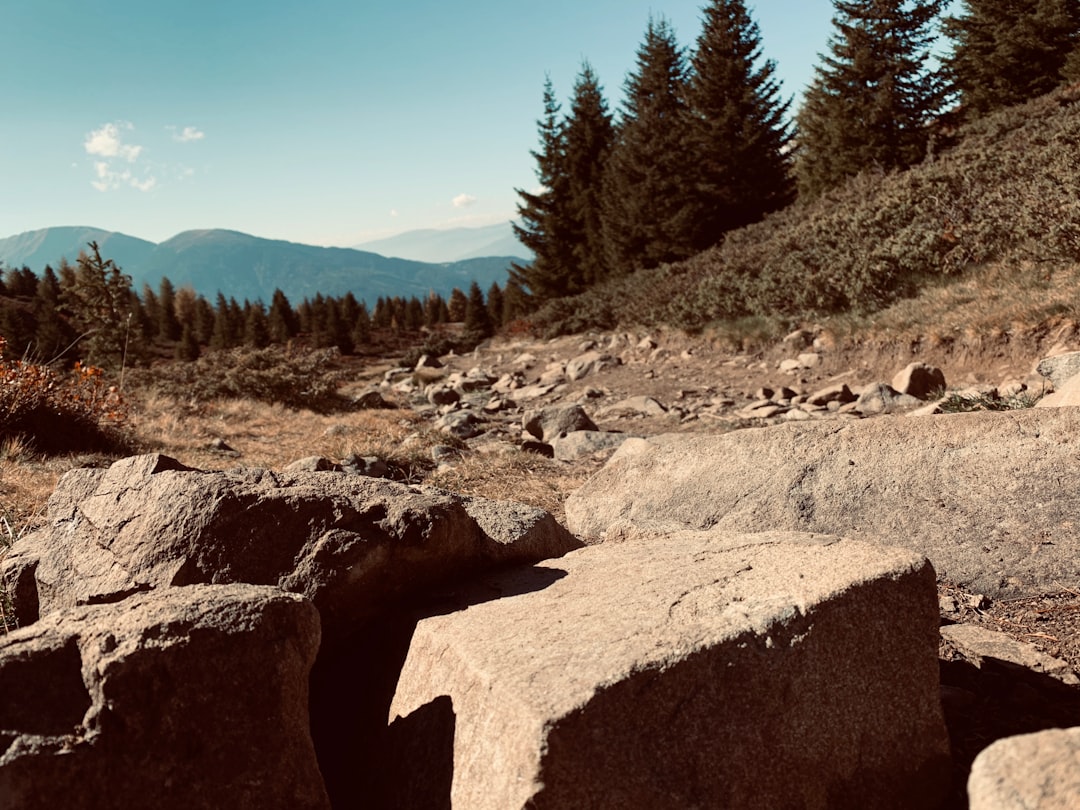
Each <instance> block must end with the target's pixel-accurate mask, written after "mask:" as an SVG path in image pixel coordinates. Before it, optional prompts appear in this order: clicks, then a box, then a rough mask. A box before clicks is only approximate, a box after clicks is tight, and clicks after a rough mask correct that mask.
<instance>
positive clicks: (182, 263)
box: [0, 228, 513, 305]
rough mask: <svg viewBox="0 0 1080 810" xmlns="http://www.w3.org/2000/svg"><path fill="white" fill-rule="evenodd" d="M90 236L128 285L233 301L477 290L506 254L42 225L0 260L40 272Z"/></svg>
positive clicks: (7, 242)
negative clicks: (414, 256)
mask: <svg viewBox="0 0 1080 810" xmlns="http://www.w3.org/2000/svg"><path fill="white" fill-rule="evenodd" d="M90 240H96V241H97V242H98V246H99V248H100V250H101V254H102V256H103V257H105V258H111V259H113V260H114V261H116V263H117V264H118V265H119V266H120V267H121V269H122V270H123V271H124V272H125V273H127V274H128V275H130V276H131V277H132V282H133V286H134V287H135V289H136V290H140V289H141V288H142V286H143V284H149V285H151V286H152V287H154V288H156V287H157V285H158V283H159V282H160V281H161V279H162V277H168V278H169V280H170V281H171V282H172V283H173V284H174V285H175V286H177V287H180V286H183V285H186V284H190V285H191V286H192V287H193V288H194V289H195V290H196V291H197V292H200V293H202V294H203V295H205V296H206V297H207V298H209V299H211V300H213V298H214V297H215V296H216V295H217V293H218V292H221V293H222V294H224V295H225V296H226V297H234V298H236V299H237V300H243V299H245V298H246V299H249V300H255V299H262V300H263V301H264V302H268V301H269V300H270V299H271V297H272V296H273V293H274V290H275V289H280V290H282V292H284V293H285V294H286V295H287V296H288V297H289V299H290V300H292V301H299V300H301V299H303V298H305V297H307V298H310V297H313V296H314V295H315V294H316V293H322V294H323V295H332V296H339V295H343V294H345V293H346V292H352V293H353V294H354V295H355V296H356V297H357V298H359V299H360V300H364V301H367V302H368V304H369V305H374V303H375V301H376V300H377V299H378V298H379V297H394V296H401V297H404V298H408V297H410V296H413V295H415V296H417V297H418V298H423V297H424V296H426V295H427V294H428V293H429V292H431V291H435V292H437V293H439V294H441V295H443V296H448V295H449V294H450V291H451V290H452V289H453V288H454V287H457V288H459V289H461V290H466V289H468V286H469V284H470V283H471V282H472V281H473V280H474V279H475V280H476V281H477V283H478V284H480V285H481V287H482V288H484V289H487V287H489V286H491V283H492V282H496V281H497V282H498V283H499V284H500V285H501V284H505V283H506V278H507V275H506V270H507V268H508V267H509V266H510V263H511V261H513V259H512V258H509V257H490V256H489V257H484V258H481V259H470V260H466V261H461V262H448V263H445V264H431V263H428V262H418V261H409V260H406V259H392V258H386V257H385V256H380V255H378V254H376V253H371V252H367V251H359V250H352V249H350V248H324V247H316V246H313V245H303V244H299V243H295V242H285V241H281V240H272V239H262V238H259V237H255V236H251V235H249V234H244V233H239V232H237V231H226V230H202V231H186V232H184V233H180V234H177V235H176V236H174V237H172V238H171V239H168V240H166V241H165V242H162V243H161V244H159V245H155V244H153V243H152V242H145V241H143V240H139V239H133V238H132V237H128V236H124V235H123V234H114V233H110V232H108V231H102V230H99V229H93V228H50V229H47V230H43V231H31V232H28V233H25V234H19V235H17V236H14V237H10V238H8V239H3V240H0V261H2V262H4V263H5V264H6V265H8V266H13V267H19V266H22V265H23V264H25V265H27V266H28V267H30V269H32V270H34V271H35V272H39V273H40V272H41V270H42V269H43V268H44V266H45V265H46V264H52V265H53V266H54V267H55V266H56V265H57V264H58V263H59V260H60V258H61V257H67V258H68V260H69V261H72V262H73V261H74V260H75V257H76V256H77V255H78V253H79V251H80V250H82V249H85V247H86V243H87V242H88V241H90Z"/></svg>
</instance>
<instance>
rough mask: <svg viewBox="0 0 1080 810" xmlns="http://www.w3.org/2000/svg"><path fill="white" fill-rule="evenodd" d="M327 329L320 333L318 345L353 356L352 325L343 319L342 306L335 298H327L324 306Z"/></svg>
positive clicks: (317, 340)
mask: <svg viewBox="0 0 1080 810" xmlns="http://www.w3.org/2000/svg"><path fill="white" fill-rule="evenodd" d="M323 308H324V311H325V312H326V316H325V320H324V323H325V327H324V329H323V330H322V331H321V332H319V333H318V336H317V339H316V345H318V346H323V347H329V346H334V347H336V348H337V350H338V351H339V352H341V353H342V354H352V351H353V341H352V325H351V324H349V323H347V322H346V319H345V318H343V317H342V312H341V304H340V302H339V301H338V300H337V299H335V298H327V299H326V301H325V303H324V304H323Z"/></svg>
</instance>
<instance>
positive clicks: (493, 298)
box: [486, 281, 503, 331]
mask: <svg viewBox="0 0 1080 810" xmlns="http://www.w3.org/2000/svg"><path fill="white" fill-rule="evenodd" d="M486 298H487V311H488V317H489V318H490V319H491V326H492V329H493V330H494V331H498V329H499V327H500V326H502V322H503V319H502V318H503V291H502V289H501V288H500V287H499V282H497V281H493V282H491V286H490V287H488V291H487V296H486Z"/></svg>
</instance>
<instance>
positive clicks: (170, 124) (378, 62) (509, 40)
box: [0, 0, 833, 246]
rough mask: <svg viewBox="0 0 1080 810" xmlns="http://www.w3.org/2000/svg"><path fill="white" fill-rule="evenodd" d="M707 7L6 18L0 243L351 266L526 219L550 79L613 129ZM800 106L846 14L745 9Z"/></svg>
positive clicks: (57, 9) (5, 8)
mask: <svg viewBox="0 0 1080 810" xmlns="http://www.w3.org/2000/svg"><path fill="white" fill-rule="evenodd" d="M703 2H704V0H668V1H665V0H652V2H639V0H544V2H537V1H536V0H531V1H530V2H521V1H520V0H461V1H460V2H457V3H447V2H445V0H304V1H303V2H298V1H293V2H285V1H284V0H258V2H250V1H249V0H186V2H175V1H167V0H160V1H159V0H151V2H147V0H2V2H0V32H3V34H4V35H5V36H4V41H5V47H4V55H3V58H2V60H0V105H2V106H0V110H2V111H3V116H2V117H3V123H2V124H0V238H3V237H6V236H11V235H14V234H17V233H21V232H23V231H28V230H35V229H38V228H47V227H53V226H60V225H80V226H92V227H99V228H104V229H106V230H113V231H120V232H122V233H126V234H128V235H130V236H136V237H140V238H143V239H149V240H151V241H154V242H160V241H163V240H165V239H168V238H169V237H171V236H174V235H175V234H177V233H179V232H181V231H185V230H192V229H202V228H227V229H231V230H238V231H243V232H245V233H250V234H254V235H256V236H261V237H265V238H271V239H285V240H289V241H294V242H304V243H308V244H315V245H336V246H350V245H354V244H357V243H360V242H363V241H367V240H370V239H377V238H381V237H385V236H390V235H393V234H396V233H400V232H403V231H408V230H413V229H419V228H451V227H462V226H464V227H479V226H483V225H490V224H494V223H497V222H504V221H506V220H508V219H511V218H513V217H514V216H515V214H516V206H517V202H518V199H519V198H518V196H517V194H516V193H515V189H516V188H522V189H526V190H533V189H535V188H536V185H537V181H536V175H535V165H536V164H535V160H534V159H533V158H532V157H531V156H530V154H529V152H530V150H532V149H534V148H536V146H537V132H536V121H537V119H538V118H539V117H540V115H541V112H542V93H543V84H544V80H545V76H547V75H550V77H551V79H552V81H553V83H554V85H555V90H556V93H557V94H558V96H559V98H560V99H561V100H562V101H563V102H564V107H565V108H568V106H569V105H568V103H567V102H568V100H569V96H570V93H571V91H572V87H573V83H574V79H575V77H576V76H577V74H578V73H579V71H580V69H581V65H582V61H583V60H588V61H589V62H590V64H592V66H593V68H594V70H595V71H596V73H597V74H598V76H599V78H600V81H601V83H602V84H603V86H604V90H605V95H606V98H607V100H608V102H609V104H610V105H611V107H612V108H613V109H617V108H618V105H619V103H620V101H621V99H622V87H623V83H624V81H625V79H626V76H627V74H628V73H629V72H630V70H631V69H632V68H633V65H634V59H635V55H636V51H637V49H638V47H639V45H640V44H641V41H642V39H643V38H644V33H645V29H646V26H647V24H648V20H649V17H650V15H652V16H654V17H664V18H666V19H667V20H668V21H669V22H670V23H671V24H672V26H673V28H674V30H675V33H676V36H677V37H678V40H679V42H680V43H681V44H682V45H684V46H687V47H692V46H693V43H694V41H695V40H696V39H697V37H698V35H699V33H700V29H701V25H700V17H701V15H700V9H701V7H702V5H703ZM747 5H748V8H750V10H751V15H752V16H753V17H754V19H755V20H756V21H757V22H758V24H759V26H760V30H761V36H762V49H763V52H764V55H765V57H766V58H768V59H772V60H774V61H775V62H776V65H777V76H778V78H779V79H780V80H781V81H782V93H783V95H784V97H788V96H794V97H795V105H796V106H797V104H798V96H799V95H801V93H802V91H803V89H804V87H805V86H806V84H807V83H808V82H809V81H810V79H811V77H812V73H813V68H814V66H815V65H816V64H817V63H818V61H819V60H818V55H819V54H820V53H822V52H824V51H826V50H827V43H828V39H829V37H830V35H831V33H832V25H831V22H830V20H831V16H832V11H833V7H832V3H831V2H830V0H758V2H756V3H755V2H749V3H748V4H747Z"/></svg>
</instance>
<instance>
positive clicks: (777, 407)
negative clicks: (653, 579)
mask: <svg viewBox="0 0 1080 810" xmlns="http://www.w3.org/2000/svg"><path fill="white" fill-rule="evenodd" d="M1057 348H1058V350H1060V348H1061V347H1057ZM1039 352H1046V353H1050V352H1049V347H1047V346H1045V345H1042V346H1038V347H1034V348H1033V347H1026V348H1025V347H1021V346H1015V345H1014V346H1011V347H1010V346H1008V345H1006V344H1005V343H1001V344H1000V345H998V346H996V347H989V349H987V348H986V347H983V348H982V350H978V351H956V350H955V349H954V348H951V347H948V346H943V347H940V349H939V350H938V351H934V350H933V349H930V348H928V347H918V346H916V347H911V346H893V347H886V348H881V347H876V348H869V347H858V346H855V347H851V346H849V347H847V348H846V349H843V350H841V349H839V348H837V346H836V345H835V343H834V342H833V341H831V340H830V339H829V337H828V335H822V334H815V333H814V332H812V331H799V332H796V333H793V334H792V335H790V336H789V337H788V339H786V340H785V341H783V342H782V343H779V344H777V345H775V346H773V347H772V348H770V349H768V350H766V351H757V352H746V353H733V352H731V351H730V350H725V349H722V348H717V347H715V346H713V345H712V344H710V342H709V341H707V340H705V339H694V338H690V337H686V336H684V335H666V334H630V333H625V334H607V335H595V336H574V337H567V338H560V339H556V340H552V341H529V340H518V341H510V340H498V341H496V342H494V343H492V344H490V345H488V346H485V347H482V348H481V349H478V350H477V351H476V352H473V353H470V354H468V355H464V356H453V355H451V356H448V357H442V358H439V359H438V360H437V361H435V362H433V363H432V366H437V367H425V368H419V369H401V368H399V369H396V370H395V369H379V371H380V374H381V378H374V379H373V380H372V381H377V382H378V383H379V385H380V388H379V390H380V391H381V392H382V393H383V394H384V395H385V397H386V398H387V399H388V400H392V401H394V402H397V403H399V404H400V405H402V406H404V407H408V408H411V409H413V410H415V411H416V412H418V413H419V414H421V415H422V416H423V417H424V418H425V419H427V420H430V421H431V422H432V423H433V424H434V425H437V426H439V428H440V430H442V431H443V432H445V433H447V434H453V435H456V437H457V442H458V446H459V447H468V448H469V449H470V450H472V451H476V452H491V451H493V450H495V449H496V448H499V447H506V446H507V445H510V444H513V445H516V446H519V447H526V448H530V449H531V450H532V451H533V452H542V453H545V454H552V453H553V454H554V456H555V458H556V460H557V461H558V463H559V464H560V465H562V466H564V467H566V468H569V469H572V470H574V471H575V472H576V474H575V475H572V476H570V477H569V480H580V479H581V478H583V477H585V476H587V475H588V474H589V473H590V472H592V471H595V470H596V469H598V468H599V467H600V466H602V464H603V463H604V462H605V460H606V459H607V458H609V457H610V455H611V454H612V453H613V452H614V449H615V446H617V439H616V440H615V441H613V442H612V443H611V444H610V445H608V444H605V443H594V444H588V445H577V444H575V445H573V446H567V445H566V441H565V439H552V437H551V436H550V435H544V430H545V428H544V425H543V424H542V422H538V421H537V418H536V415H537V414H538V413H543V412H544V411H545V409H547V410H549V411H550V410H560V409H562V410H565V409H566V408H567V407H568V406H571V405H580V406H581V408H582V410H583V411H584V412H585V415H586V416H588V417H589V418H590V419H591V421H592V423H593V424H592V425H587V424H586V425H572V426H569V429H571V430H573V429H580V428H585V429H587V430H590V431H597V432H599V433H601V434H615V436H616V437H617V436H626V435H631V436H653V435H657V434H663V433H693V432H706V433H716V432H727V431H731V430H736V429H744V428H758V427H767V426H769V425H773V424H779V423H781V422H785V421H811V420H823V419H833V420H858V419H866V418H875V419H904V418H912V415H913V414H927V413H933V412H934V411H935V410H940V409H942V408H945V409H947V410H955V409H962V410H971V409H980V408H993V409H999V408H1000V409H1005V408H1014V407H1025V406H1030V405H1031V404H1032V403H1033V402H1034V401H1036V400H1037V399H1039V398H1040V397H1042V396H1043V395H1044V394H1046V393H1048V392H1050V391H1052V390H1053V386H1052V383H1050V382H1049V381H1048V380H1046V379H1044V378H1043V377H1041V376H1040V375H1039V374H1037V373H1036V372H1035V366H1036V365H1037V362H1038V360H1039V357H1040V356H1041V355H1040V353H1039ZM914 361H928V362H929V363H931V364H932V365H933V366H934V367H936V368H938V369H940V371H941V372H942V374H943V377H944V379H943V381H941V383H942V384H941V385H937V384H932V385H931V387H932V388H937V389H945V391H944V393H945V394H946V398H945V400H944V402H941V403H940V404H939V405H938V406H937V407H935V406H934V404H933V403H934V402H935V401H938V402H940V400H938V399H937V397H938V396H939V395H940V394H941V393H943V392H942V391H941V390H935V391H933V392H932V393H931V392H928V391H925V390H924V391H916V392H915V393H917V394H919V397H920V399H919V400H918V401H916V400H912V399H911V398H910V397H905V396H903V395H902V394H901V392H899V391H897V390H896V388H898V387H900V385H901V383H902V382H903V381H901V380H899V379H894V378H896V376H897V375H898V373H899V372H901V371H902V370H903V369H904V368H905V367H906V366H907V365H908V364H909V363H911V362H914ZM823 392H825V393H824V395H823ZM530 419H532V421H533V430H532V431H531V433H530V431H529V430H526V429H525V425H527V424H529V421H530ZM555 424H556V427H554V428H551V430H556V431H557V430H560V426H559V424H558V420H556V422H555ZM567 428H568V424H562V425H561V429H563V430H565V429H567ZM462 443H463V444H462ZM434 452H435V453H439V452H443V453H445V454H447V455H445V456H444V458H447V459H450V458H451V455H452V454H451V453H450V451H449V450H439V449H435V450H434ZM458 452H460V451H458ZM466 452H468V451H466ZM452 463H453V461H452V460H450V461H449V462H448V464H451V465H452ZM549 506H550V505H549ZM939 592H940V603H941V617H942V619H941V620H942V624H943V625H946V626H947V625H954V624H955V625H962V626H974V627H978V628H985V629H988V630H992V631H996V632H997V633H1002V634H1005V636H1007V637H1008V638H1011V639H1013V640H1014V641H1015V642H1017V646H1016V647H1015V648H1012V649H1009V650H1001V649H990V648H982V649H979V648H978V645H975V646H974V647H973V646H971V645H968V644H965V643H963V642H962V641H959V640H956V639H954V640H943V642H942V648H941V660H942V684H943V695H944V705H945V708H946V714H947V717H948V720H949V725H950V730H951V737H952V740H953V746H954V752H953V753H954V759H955V760H956V765H957V785H956V806H964V805H965V803H966V799H965V798H964V796H965V794H964V790H963V782H964V779H965V778H966V773H967V769H968V767H969V766H970V763H971V761H972V759H973V758H974V756H975V755H976V754H977V753H978V752H979V751H980V750H982V749H983V748H984V747H985V746H986V745H987V744H988V743H989V742H990V741H992V740H994V739H998V738H1000V737H1003V736H1009V735H1012V734H1018V733H1025V732H1029V731H1035V730H1040V729H1044V728H1052V727H1066V726H1075V725H1078V724H1080V700H1078V699H1077V697H1076V694H1075V689H1074V686H1075V684H1076V683H1077V679H1076V672H1080V583H1076V582H1062V583H1056V584H1055V587H1054V588H1053V589H1051V590H1049V591H1048V592H1046V593H1043V594H1039V595H1037V596H1028V597H1024V598H1019V599H1013V600H1001V601H996V600H992V599H990V598H988V597H987V596H985V595H983V594H979V593H971V592H967V591H965V590H963V589H961V588H959V587H957V586H956V585H954V584H953V583H950V582H947V581H941V582H939ZM998 638H999V639H1000V638H1001V637H998ZM1021 671H1024V672H1031V671H1038V672H1043V673H1049V674H1047V675H1046V677H1045V678H1040V679H1039V680H1038V681H1037V682H1028V681H1026V680H1025V679H1024V678H1022V677H1018V676H1017V673H1019V672H1021Z"/></svg>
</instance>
